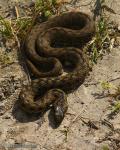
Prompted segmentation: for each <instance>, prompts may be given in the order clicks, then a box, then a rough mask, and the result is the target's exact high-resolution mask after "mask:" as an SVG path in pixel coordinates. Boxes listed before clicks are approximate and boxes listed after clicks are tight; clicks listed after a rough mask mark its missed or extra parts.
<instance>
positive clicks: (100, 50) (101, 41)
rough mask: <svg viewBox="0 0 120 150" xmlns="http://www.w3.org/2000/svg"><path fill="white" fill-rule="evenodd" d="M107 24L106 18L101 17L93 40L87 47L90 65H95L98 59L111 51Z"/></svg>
mask: <svg viewBox="0 0 120 150" xmlns="http://www.w3.org/2000/svg"><path fill="white" fill-rule="evenodd" d="M108 27H109V24H108V23H107V20H106V18H104V16H101V18H100V20H99V21H98V22H97V24H96V33H95V37H94V38H93V40H92V41H91V42H90V43H89V44H88V45H87V49H86V50H87V51H89V52H90V53H89V54H90V60H91V62H92V64H94V63H95V64H96V63H97V60H98V58H100V57H102V56H103V55H104V54H105V53H106V52H110V51H111V37H110V33H111V32H110V31H109V30H108Z"/></svg>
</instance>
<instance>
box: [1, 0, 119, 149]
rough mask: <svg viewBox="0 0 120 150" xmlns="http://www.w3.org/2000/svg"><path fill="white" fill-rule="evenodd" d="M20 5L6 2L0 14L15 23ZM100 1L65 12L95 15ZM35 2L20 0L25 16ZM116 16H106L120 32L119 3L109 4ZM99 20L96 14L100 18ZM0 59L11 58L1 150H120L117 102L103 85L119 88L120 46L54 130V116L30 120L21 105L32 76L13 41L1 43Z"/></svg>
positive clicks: (74, 4)
mask: <svg viewBox="0 0 120 150" xmlns="http://www.w3.org/2000/svg"><path fill="white" fill-rule="evenodd" d="M16 3H17V1H15V0H1V1H0V14H1V15H2V16H4V17H6V18H14V17H15V16H14V13H13V12H14V11H13V8H14V6H15V5H16ZM95 3H97V4H99V0H98V1H97V2H95V1H92V2H91V1H89V0H81V1H80V0H76V1H75V0H73V1H71V3H69V4H66V5H64V6H63V7H62V8H61V11H66V10H74V9H77V10H80V11H83V12H87V13H90V14H91V15H93V13H92V12H91V10H92V9H93V8H94V7H95V6H94V5H95ZM30 4H31V1H30V0H27V1H26V0H21V1H20V3H19V5H20V6H21V15H26V14H25V11H24V9H25V8H26V7H29V6H30ZM106 4H107V5H108V6H109V7H111V8H112V9H113V10H114V11H115V13H110V12H106V14H108V15H109V16H110V19H111V20H113V21H114V22H116V23H118V26H120V15H119V13H120V11H119V10H120V1H119V0H106ZM96 15H97V14H96ZM0 40H1V42H0V54H3V55H6V54H7V55H8V56H9V57H10V58H11V59H12V60H11V63H10V64H9V65H5V64H2V62H0V150H16V149H22V150H23V149H24V150H28V149H31V150H32V149H35V150H108V149H105V146H106V147H108V148H109V150H120V113H116V114H115V115H113V114H111V111H112V106H111V103H112V102H114V100H113V98H111V97H106V96H105V92H107V91H104V89H103V88H102V87H101V84H100V83H101V82H103V81H108V82H110V83H112V84H114V85H115V86H118V85H119V83H120V46H118V47H117V48H113V49H112V51H111V53H110V54H105V56H103V59H102V60H99V61H98V63H97V65H94V67H93V70H92V72H90V76H89V77H87V78H86V81H85V83H84V84H83V85H81V86H80V87H79V88H78V89H77V90H76V91H75V92H74V93H71V94H69V96H68V104H69V109H68V112H67V114H66V116H65V118H64V120H63V122H62V124H61V125H60V126H59V127H58V128H55V127H54V125H53V122H52V117H51V116H52V115H51V113H50V111H47V112H46V114H45V115H44V116H28V115H27V114H25V112H23V111H22V110H21V109H20V108H19V105H18V104H17V102H16V101H17V99H18V96H19V92H20V90H21V88H22V85H23V82H24V83H25V82H27V76H26V74H25V72H24V70H23V67H22V65H21V64H22V63H23V62H20V61H19V59H18V58H19V52H18V51H17V48H16V47H15V46H13V45H14V43H11V42H10V41H7V42H5V41H4V40H3V39H2V38H1V37H0Z"/></svg>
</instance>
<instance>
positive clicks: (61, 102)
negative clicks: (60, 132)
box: [53, 90, 68, 124]
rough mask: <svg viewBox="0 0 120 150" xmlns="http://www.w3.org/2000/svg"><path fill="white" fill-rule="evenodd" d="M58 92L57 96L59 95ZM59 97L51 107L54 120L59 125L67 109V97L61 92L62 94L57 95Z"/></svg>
mask: <svg viewBox="0 0 120 150" xmlns="http://www.w3.org/2000/svg"><path fill="white" fill-rule="evenodd" d="M60 92H61V91H60V90H59V94H60ZM59 96H60V97H59V98H58V99H57V100H56V102H55V103H54V105H53V109H54V119H55V122H56V124H60V123H61V122H62V120H63V119H64V116H65V113H66V111H67V109H68V104H67V97H66V95H65V93H64V92H63V91H62V94H61V95H59Z"/></svg>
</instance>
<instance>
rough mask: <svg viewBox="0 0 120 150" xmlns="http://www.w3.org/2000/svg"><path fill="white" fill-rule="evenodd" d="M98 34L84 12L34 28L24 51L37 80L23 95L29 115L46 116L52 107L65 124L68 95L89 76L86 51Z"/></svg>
mask: <svg viewBox="0 0 120 150" xmlns="http://www.w3.org/2000/svg"><path fill="white" fill-rule="evenodd" d="M94 33H95V24H94V21H93V20H92V18H91V17H90V16H89V15H87V14H84V13H81V12H68V13H64V14H62V15H59V16H56V17H53V18H51V19H49V20H48V21H46V22H43V23H41V24H37V25H35V26H34V27H33V29H32V30H31V32H30V33H29V34H28V36H27V37H26V38H25V41H24V46H23V48H22V49H23V51H24V53H25V56H26V63H27V66H28V68H29V70H30V72H31V73H32V74H33V75H34V77H36V79H34V80H32V81H31V84H30V85H26V86H24V87H23V88H22V90H21V92H20V102H21V106H22V108H23V109H24V110H25V111H27V112H29V113H38V112H43V111H45V110H46V109H47V108H48V107H49V106H51V105H52V107H53V110H54V117H55V121H56V122H57V123H60V122H61V121H62V120H63V118H64V116H65V113H66V111H67V109H68V104H67V96H66V93H68V92H71V91H72V90H74V89H75V88H76V87H78V86H79V85H81V84H82V83H83V82H84V80H85V77H86V75H87V74H88V72H89V67H88V61H87V58H86V55H85V54H84V52H83V51H82V48H83V47H84V45H85V44H86V43H87V42H88V41H90V40H91V38H92V37H93V35H94Z"/></svg>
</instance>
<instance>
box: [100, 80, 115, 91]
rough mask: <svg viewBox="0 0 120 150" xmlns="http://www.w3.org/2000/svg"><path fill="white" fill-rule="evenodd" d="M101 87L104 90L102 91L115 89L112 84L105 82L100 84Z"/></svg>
mask: <svg viewBox="0 0 120 150" xmlns="http://www.w3.org/2000/svg"><path fill="white" fill-rule="evenodd" d="M101 87H102V88H103V89H104V90H110V89H111V88H112V89H114V88H116V87H115V86H114V85H113V84H111V83H109V82H107V81H102V82H101Z"/></svg>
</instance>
